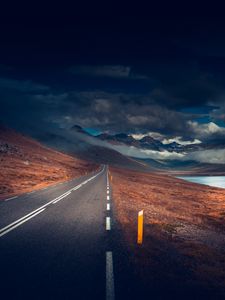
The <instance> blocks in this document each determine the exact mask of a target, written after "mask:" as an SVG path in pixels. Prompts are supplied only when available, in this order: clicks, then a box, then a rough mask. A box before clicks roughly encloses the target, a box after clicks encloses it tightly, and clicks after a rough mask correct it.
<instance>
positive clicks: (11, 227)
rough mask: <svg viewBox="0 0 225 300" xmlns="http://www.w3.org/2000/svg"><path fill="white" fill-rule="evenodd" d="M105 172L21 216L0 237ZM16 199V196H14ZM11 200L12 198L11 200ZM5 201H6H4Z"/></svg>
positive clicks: (5, 228)
mask: <svg viewBox="0 0 225 300" xmlns="http://www.w3.org/2000/svg"><path fill="white" fill-rule="evenodd" d="M104 170H105V168H103V169H102V171H100V172H99V173H97V174H96V175H94V176H92V177H90V178H89V179H87V180H85V181H84V182H82V184H80V185H79V186H76V187H74V188H71V189H70V190H68V191H67V192H65V193H63V194H62V195H60V196H58V197H57V198H55V199H53V200H51V201H49V202H47V203H46V204H44V205H42V206H40V207H39V208H37V209H35V210H33V211H31V212H30V213H29V214H27V215H25V216H23V217H22V218H20V219H18V220H16V221H14V222H13V223H11V224H9V225H7V226H5V227H3V228H0V237H1V236H3V235H5V234H6V233H8V232H9V231H11V230H13V229H15V228H16V227H18V226H20V225H21V224H23V223H25V222H27V221H28V220H30V219H31V218H33V217H34V216H36V215H37V214H39V213H41V212H42V211H43V210H45V208H46V207H47V206H48V205H50V204H52V203H57V202H58V201H59V200H61V199H63V198H65V197H66V196H68V195H69V194H70V193H71V191H72V190H75V189H78V188H80V187H81V186H82V185H84V184H86V183H88V182H89V181H91V180H93V179H94V178H96V177H97V176H99V175H100V174H101V173H103V172H104ZM15 197H17V196H15ZM11 199H12V198H11ZM6 200H7V199H6ZM8 200H9V199H8Z"/></svg>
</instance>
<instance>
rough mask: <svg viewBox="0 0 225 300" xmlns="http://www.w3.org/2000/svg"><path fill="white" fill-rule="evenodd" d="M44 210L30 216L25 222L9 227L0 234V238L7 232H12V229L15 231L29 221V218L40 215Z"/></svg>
mask: <svg viewBox="0 0 225 300" xmlns="http://www.w3.org/2000/svg"><path fill="white" fill-rule="evenodd" d="M44 210H45V208H43V209H41V210H39V211H38V212H36V213H35V214H33V215H31V216H30V217H29V218H26V219H25V220H23V221H21V222H19V223H17V224H16V225H14V226H12V227H10V228H9V229H8V230H5V231H4V232H2V233H0V237H2V236H3V235H5V234H7V233H8V232H10V231H12V230H13V229H15V228H16V227H18V226H20V225H22V224H23V223H25V222H27V221H28V220H30V219H31V218H33V217H35V216H36V215H38V214H40V213H41V212H43V211H44Z"/></svg>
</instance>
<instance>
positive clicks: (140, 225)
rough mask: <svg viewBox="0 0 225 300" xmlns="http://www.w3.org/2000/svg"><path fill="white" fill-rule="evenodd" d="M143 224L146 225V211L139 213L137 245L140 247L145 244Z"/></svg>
mask: <svg viewBox="0 0 225 300" xmlns="http://www.w3.org/2000/svg"><path fill="white" fill-rule="evenodd" d="M143 224H144V211H143V210H141V211H139V213H138V235H137V243H138V244H139V245H141V244H142V242H143Z"/></svg>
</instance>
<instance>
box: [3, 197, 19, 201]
mask: <svg viewBox="0 0 225 300" xmlns="http://www.w3.org/2000/svg"><path fill="white" fill-rule="evenodd" d="M17 197H18V196H14V197H11V198H8V199H5V201H10V200H12V199H16V198H17Z"/></svg>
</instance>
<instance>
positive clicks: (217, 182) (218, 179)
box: [177, 176, 225, 189]
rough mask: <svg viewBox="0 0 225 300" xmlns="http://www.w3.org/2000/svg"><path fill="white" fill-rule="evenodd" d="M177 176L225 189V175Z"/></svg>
mask: <svg viewBox="0 0 225 300" xmlns="http://www.w3.org/2000/svg"><path fill="white" fill-rule="evenodd" d="M177 178H181V179H184V180H187V181H190V182H195V183H201V184H205V185H210V186H215V187H220V188H224V189H225V176H178V177H177Z"/></svg>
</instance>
